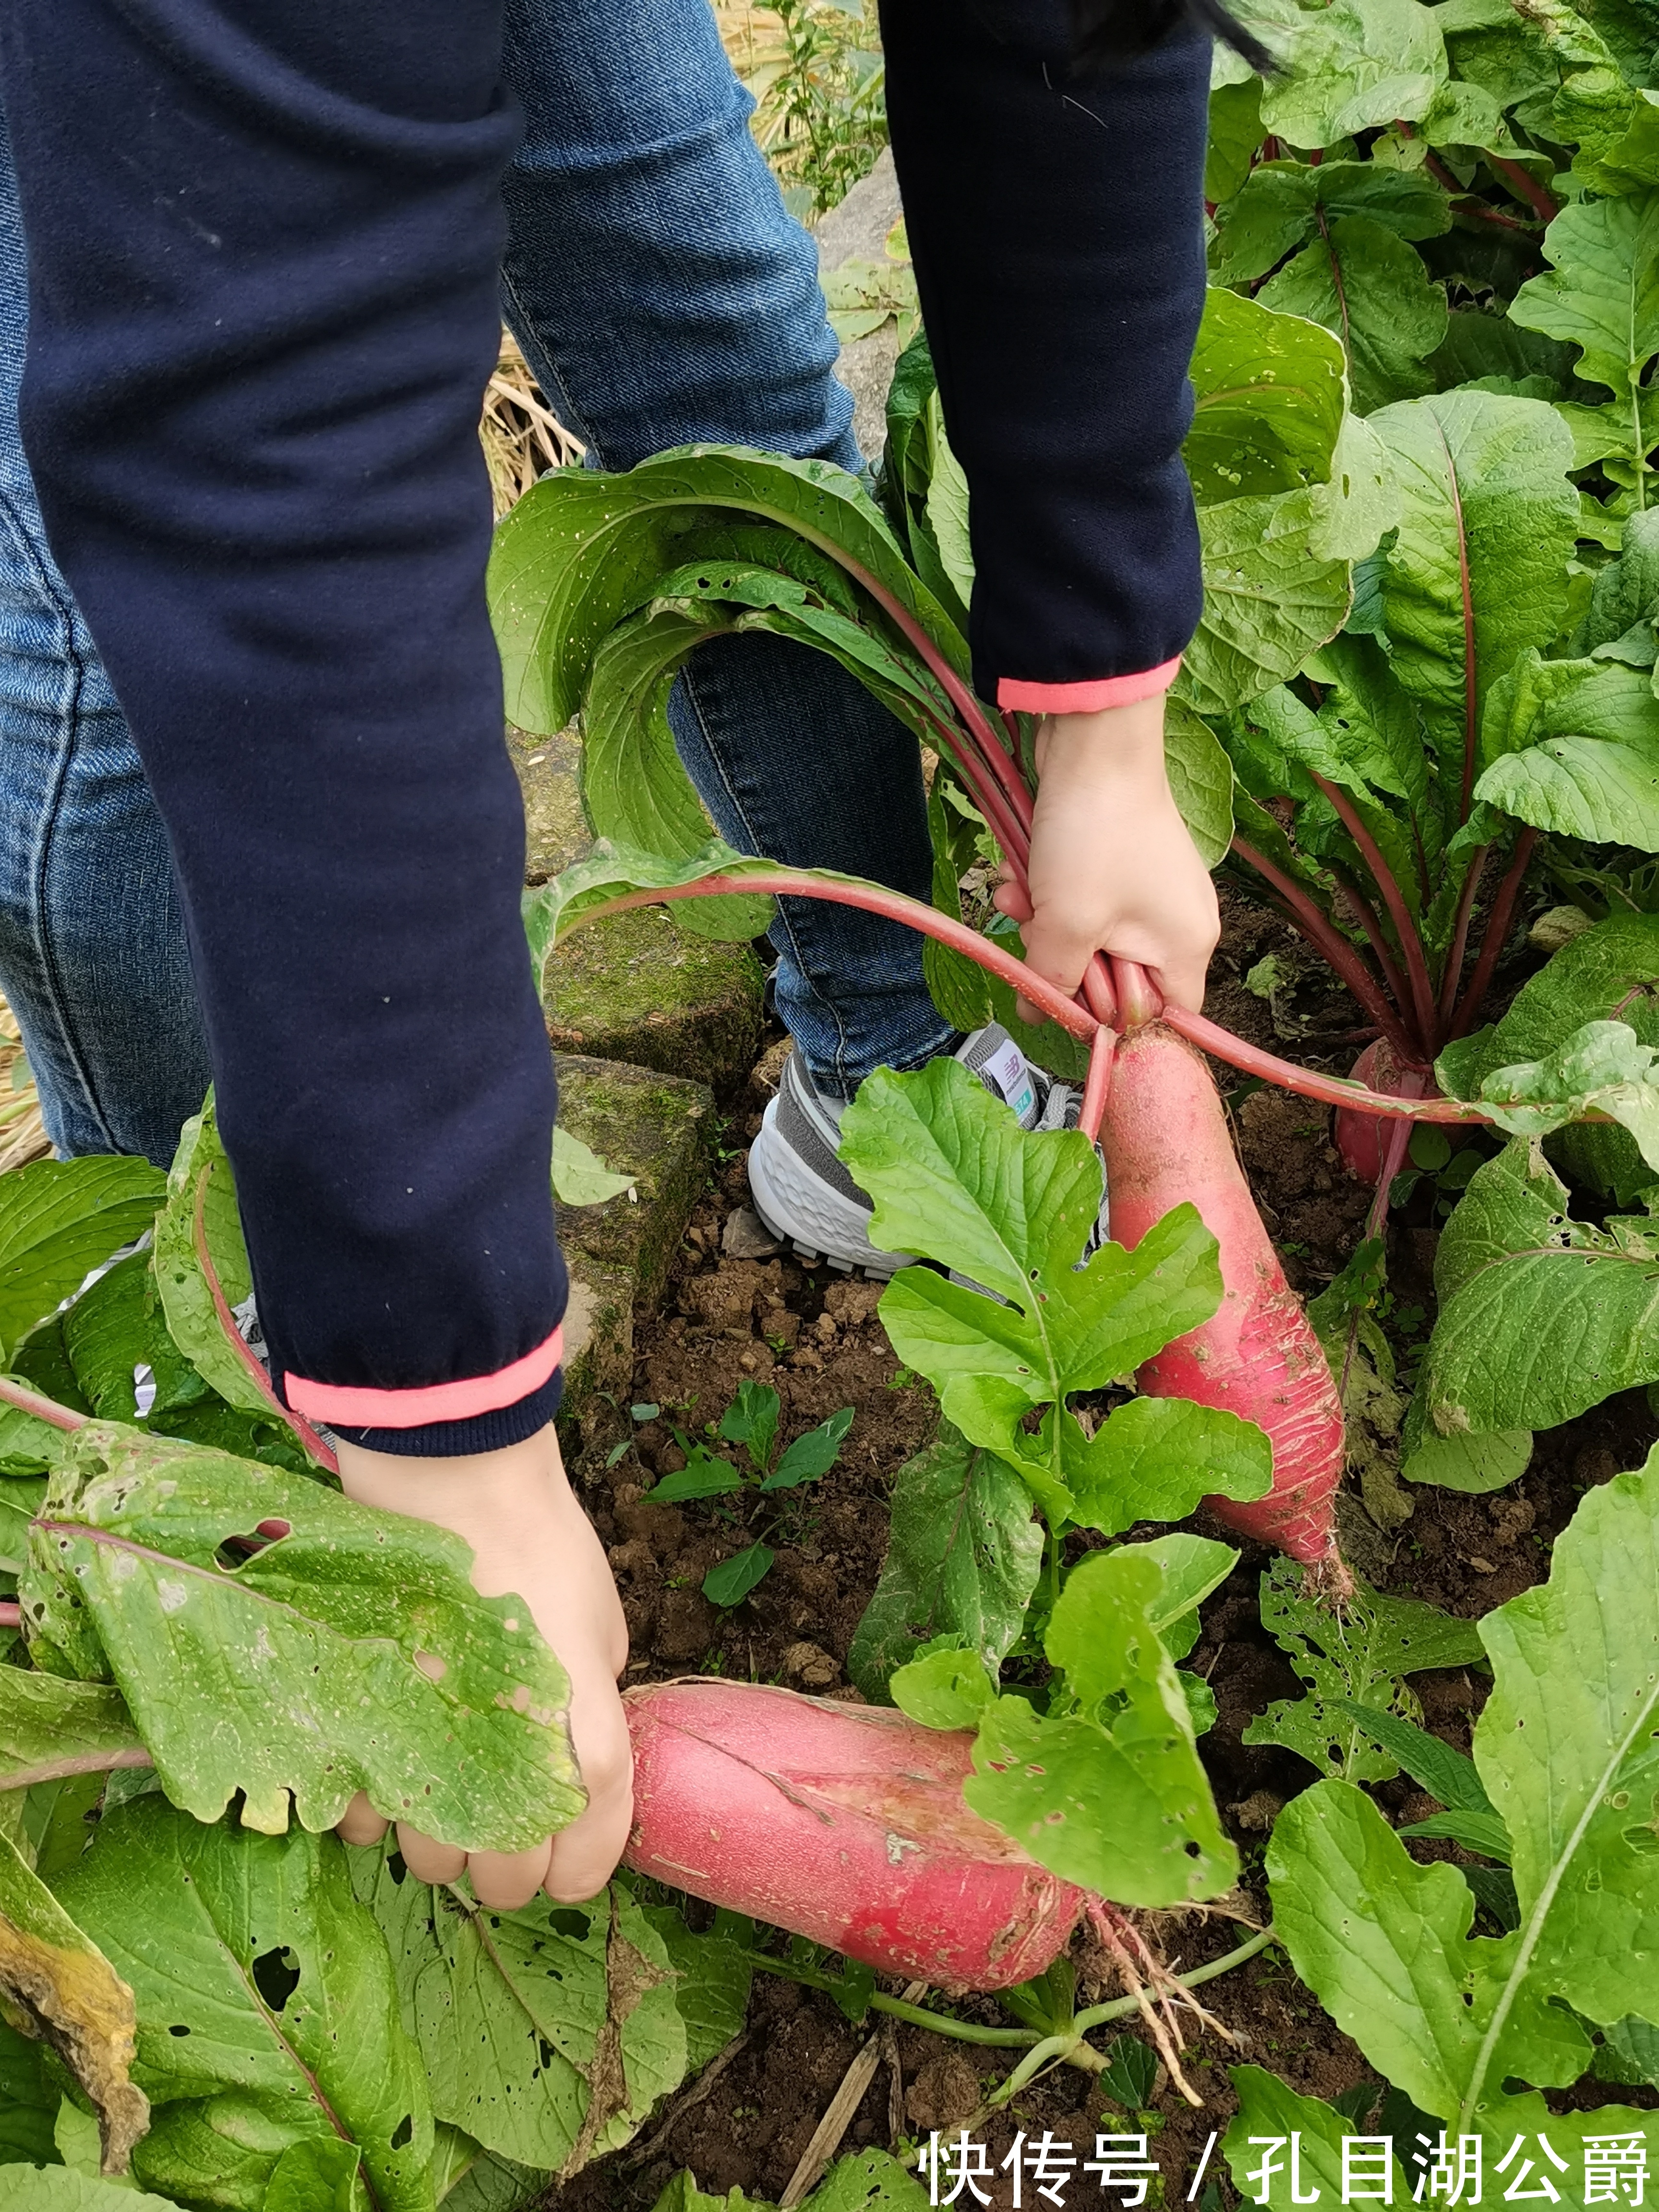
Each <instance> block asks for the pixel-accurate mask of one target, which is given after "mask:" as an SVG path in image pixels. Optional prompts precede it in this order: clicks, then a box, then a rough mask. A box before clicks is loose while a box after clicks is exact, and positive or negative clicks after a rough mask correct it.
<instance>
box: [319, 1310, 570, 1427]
mask: <svg viewBox="0 0 1659 2212" xmlns="http://www.w3.org/2000/svg"><path fill="white" fill-rule="evenodd" d="M562 1358H564V1329H563V1327H562V1325H561V1326H560V1327H559V1328H556V1329H555V1330H554V1332H553V1334H552V1335H551V1336H550V1337H549V1338H548V1339H547V1340H546V1341H545V1342H544V1343H542V1344H538V1346H536V1349H535V1350H534V1351H533V1352H526V1354H525V1356H524V1358H522V1359H515V1360H513V1363H512V1364H511V1365H510V1366H507V1367H498V1368H497V1369H496V1370H495V1373H494V1374H493V1375H469V1376H463V1377H462V1379H461V1380H460V1381H459V1382H458V1383H424V1384H422V1385H420V1386H419V1387H417V1388H416V1389H413V1390H369V1389H361V1388H359V1387H358V1386H356V1384H353V1383H307V1381H306V1379H305V1377H304V1376H302V1375H285V1376H283V1395H285V1396H286V1398H287V1400H288V1402H289V1405H290V1406H291V1407H293V1409H294V1411H295V1413H302V1414H303V1415H304V1416H305V1418H306V1419H307V1420H308V1421H325V1422H328V1423H330V1424H336V1423H343V1424H344V1425H346V1426H347V1427H348V1428H363V1429H423V1428H425V1427H426V1426H427V1425H428V1423H429V1422H432V1421H471V1420H476V1419H477V1417H478V1415H479V1414H480V1413H498V1412H499V1411H500V1410H501V1407H503V1406H516V1405H517V1404H518V1402H519V1401H520V1398H527V1397H528V1396H529V1395H530V1394H531V1392H532V1390H539V1389H541V1387H542V1384H543V1383H545V1382H546V1380H547V1378H548V1376H550V1375H551V1374H552V1372H553V1370H554V1369H555V1368H556V1366H557V1365H558V1364H559V1362H560V1361H561V1360H562Z"/></svg>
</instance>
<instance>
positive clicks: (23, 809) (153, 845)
mask: <svg viewBox="0 0 1659 2212" xmlns="http://www.w3.org/2000/svg"><path fill="white" fill-rule="evenodd" d="M26 331H27V289H26V271H25V264H24V258H23V240H22V231H21V224H20V222H19V219H18V211H17V189H16V181H15V177H14V174H13V171H12V163H11V152H10V146H9V141H8V139H7V136H6V131H5V120H4V117H3V115H0V990H3V991H4V993H5V995H6V997H7V999H8V1000H9V1002H10V1004H11V1006H12V1010H13V1012H15V1014H16V1016H17V1019H18V1024H19V1027H20V1028H21V1030H22V1034H23V1043H24V1047H25V1049H26V1050H27V1054H28V1060H29V1066H30V1067H31V1068H32V1069H33V1073H34V1078H35V1081H36V1084H37V1085H38V1086H39V1090H40V1107H41V1113H42V1115H43V1118H44V1120H45V1121H46V1133H47V1134H48V1136H50V1138H51V1139H52V1143H53V1144H54V1145H55V1146H56V1147H57V1148H58V1151H59V1152H62V1153H64V1154H73V1153H79V1152H135V1153H145V1154H148V1156H149V1158H151V1159H153V1160H154V1161H155V1162H156V1164H158V1165H159V1166H166V1165H167V1163H168V1161H169V1160H171V1158H172V1157H173V1149H174V1147H175V1146H176V1145H177V1143H178V1140H179V1123H180V1122H181V1121H184V1119H185V1116H186V1115H191V1114H193V1113H195V1112H196V1110H197V1108H198V1107H199V1106H200V1105H201V1103H202V1097H203V1093H204V1091H206V1089H207V1087H208V1084H209V1081H210V1073H209V1069H208V1057H207V1048H206V1045H205V1043H204V1040H203V1036H202V1028H201V1020H200V1017H199V1015H198V1013H197V1005H196V994H195V988H194V986H193V984H192V982H191V970H190V956H189V952H188V950H187V947H186V945H185V928H184V921H183V917H182V915H180V912H179V900H178V896H177V893H176V891H175V890H174V886H173V863H172V859H171V856H170V854H169V850H168V846H167V833H166V831H165V829H163V828H162V826H161V816H160V814H159V813H158V812H157V811H156V807H155V800H154V799H153V798H152V797H151V796H150V790H149V784H148V783H147V781H145V778H144V771H143V767H142V766H141V765H140V763H139V759H138V755H137V750H135V748H134V746H133V743H132V739H131V736H130V734H129V732H128V730H127V726H126V722H125V718H124V717H123V715H122V713H121V709H120V707H119V706H118V703H117V702H116V698H115V694H114V692H113V690H112V689H111V686H110V681H109V678H108V677H107V675H106V673H105V671H104V667H103V664H102V662H101V661H100V659H99V658H98V654H97V652H96V650H95V649H94V646H93V642H92V639H91V637H90V635H88V630H87V626H86V623H85V622H84V621H83V620H82V617H81V614H80V611H79V610H78V609H77V607H76V604H75V601H74V599H73V598H72V597H71V596H70V590H69V587H68V586H67V585H66V584H65V583H64V579H63V577H62V576H61V575H60V574H58V566H57V563H56V562H54V561H53V559H52V555H51V553H50V551H49V550H47V546H46V531H45V528H44V526H42V523H41V520H40V507H39V506H38V504H37V502H36V500H35V495H34V483H33V478H32V477H31V476H30V474H29V470H28V465H27V462H26V461H25V460H24V459H23V452H22V447H21V442H20V440H19V437H18V429H17V389H18V385H19V382H20V380H21V376H22V373H23V344H24V337H25V333H26Z"/></svg>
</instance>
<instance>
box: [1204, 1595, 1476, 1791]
mask: <svg viewBox="0 0 1659 2212" xmlns="http://www.w3.org/2000/svg"><path fill="white" fill-rule="evenodd" d="M1306 1580H1307V1577H1306V1575H1305V1573H1304V1570H1303V1569H1302V1568H1301V1567H1299V1566H1297V1565H1296V1563H1295V1561H1294V1560H1291V1559H1276V1560H1274V1562H1273V1565H1272V1566H1270V1567H1269V1568H1268V1569H1267V1572H1266V1574H1264V1575H1263V1576H1262V1577H1261V1620H1262V1626H1264V1627H1265V1628H1266V1629H1267V1631H1268V1632H1269V1634H1270V1635H1272V1636H1273V1638H1274V1640H1275V1641H1276V1642H1277V1643H1278V1644H1279V1647H1280V1649H1281V1650H1284V1651H1285V1652H1287V1653H1288V1654H1289V1655H1290V1659H1291V1665H1292V1666H1293V1667H1294V1668H1295V1669H1296V1671H1297V1674H1298V1675H1300V1677H1301V1679H1302V1681H1303V1683H1304V1686H1305V1689H1306V1692H1307V1694H1306V1695H1305V1696H1304V1697H1301V1698H1297V1699H1279V1701H1278V1702H1277V1703H1276V1704H1273V1705H1269V1706H1268V1708H1267V1711H1266V1712H1265V1713H1263V1714H1262V1715H1261V1717H1259V1718H1258V1719H1256V1720H1254V1721H1252V1722H1251V1723H1250V1724H1249V1727H1248V1728H1247V1729H1245V1731H1244V1741H1245V1742H1246V1743H1276V1744H1282V1745H1283V1746H1284V1747H1285V1749H1286V1750H1288V1751H1294V1752H1298V1753H1300V1754H1301V1756H1302V1757H1303V1758H1304V1759H1307V1760H1308V1761H1309V1763H1310V1765H1313V1766H1316V1767H1317V1768H1318V1770H1319V1771H1320V1772H1321V1773H1322V1774H1337V1775H1340V1776H1341V1777H1343V1778H1344V1779H1346V1780H1347V1781H1351V1782H1386V1781H1388V1780H1389V1778H1391V1777H1392V1776H1393V1775H1394V1774H1395V1771H1397V1770H1396V1768H1395V1761H1394V1759H1392V1758H1391V1757H1389V1753H1388V1751H1387V1749H1386V1747H1385V1748H1384V1749H1383V1750H1381V1751H1377V1750H1373V1749H1372V1748H1371V1747H1370V1735H1371V1731H1370V1730H1369V1729H1368V1727H1367V1725H1366V1723H1364V1721H1362V1720H1359V1719H1358V1718H1357V1717H1355V1714H1354V1711H1353V1710H1352V1708H1353V1707H1354V1706H1355V1705H1358V1706H1361V1707H1373V1708H1376V1707H1380V1708H1381V1709H1382V1710H1383V1711H1384V1712H1387V1713H1389V1714H1395V1715H1399V1716H1401V1717H1405V1718H1408V1719H1417V1718H1419V1717H1420V1714H1419V1708H1418V1705H1417V1701H1416V1699H1414V1698H1413V1695H1412V1693H1411V1692H1410V1691H1409V1690H1408V1689H1407V1687H1406V1686H1405V1683H1404V1681H1403V1680H1401V1678H1402V1677H1403V1676H1405V1675H1407V1674H1418V1673H1420V1672H1421V1671H1422V1670H1423V1669H1424V1668H1430V1667H1462V1666H1467V1665H1468V1662H1469V1661H1470V1660H1472V1659H1478V1658H1480V1656H1481V1644H1480V1632H1479V1630H1478V1627H1477V1626H1476V1624H1475V1623H1474V1621H1472V1620H1456V1619H1455V1618H1454V1617H1453V1616H1452V1615H1450V1614H1449V1613H1442V1612H1440V1611H1439V1610H1438V1608H1437V1607H1434V1606H1431V1605H1425V1604H1423V1603H1422V1602H1421V1601H1419V1600H1418V1599H1416V1598H1402V1597H1389V1596H1387V1595H1385V1594H1384V1593H1383V1591H1381V1590H1375V1589H1370V1587H1369V1585H1367V1584H1366V1583H1363V1582H1358V1579H1357V1578H1356V1589H1355V1591H1354V1595H1353V1596H1352V1599H1350V1600H1349V1601H1347V1602H1346V1604H1345V1605H1344V1607H1342V1609H1341V1611H1340V1613H1334V1612H1333V1611H1332V1610H1331V1608H1330V1607H1328V1605H1324V1604H1322V1603H1321V1602H1320V1601H1319V1600H1318V1598H1317V1597H1316V1596H1315V1595H1312V1594H1311V1593H1310V1592H1309V1591H1308V1589H1306V1588H1305V1584H1306Z"/></svg>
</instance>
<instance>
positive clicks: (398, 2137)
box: [392, 2112, 415, 2150]
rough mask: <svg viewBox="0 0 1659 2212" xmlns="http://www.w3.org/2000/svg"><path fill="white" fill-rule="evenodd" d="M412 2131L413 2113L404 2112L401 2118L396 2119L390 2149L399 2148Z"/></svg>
mask: <svg viewBox="0 0 1659 2212" xmlns="http://www.w3.org/2000/svg"><path fill="white" fill-rule="evenodd" d="M414 2133H415V2115H414V2114H413V2113H412V2112H405V2113H404V2116H403V2118H402V2119H400V2120H399V2121H398V2124H397V2126H396V2127H395V2128H393V2130H392V2149H393V2150H401V2149H402V2148H403V2147H404V2144H405V2143H406V2142H409V2140H410V2137H411V2136H413V2135H414Z"/></svg>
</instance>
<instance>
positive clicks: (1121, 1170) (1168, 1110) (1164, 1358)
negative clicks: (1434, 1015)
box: [1100, 1022, 1352, 1595]
mask: <svg viewBox="0 0 1659 2212" xmlns="http://www.w3.org/2000/svg"><path fill="white" fill-rule="evenodd" d="M1100 1134H1101V1144H1102V1146H1103V1150H1104V1152H1105V1155H1106V1187H1107V1188H1108V1190H1109V1192H1110V1193H1111V1206H1112V1216H1111V1218H1112V1235H1113V1237H1115V1239H1116V1241H1117V1242H1118V1243H1120V1244H1124V1245H1127V1246H1128V1247H1129V1248H1130V1249H1133V1248H1134V1246H1135V1245H1137V1244H1138V1243H1139V1242H1140V1239H1141V1238H1142V1237H1144V1236H1145V1235H1146V1231H1148V1230H1149V1229H1150V1228H1151V1227H1152V1225H1153V1223H1154V1222H1155V1221H1158V1220H1160V1219H1161V1218H1162V1217H1163V1216H1164V1214H1166V1213H1167V1212H1169V1211H1170V1207H1171V1206H1178V1205H1179V1204H1180V1203H1181V1201H1182V1200H1183V1199H1189V1200H1191V1201H1192V1203H1193V1204H1194V1206H1197V1208H1198V1210H1199V1212H1200V1215H1201V1216H1202V1217H1203V1220H1204V1224H1205V1226H1206V1228H1207V1229H1208V1230H1209V1231H1210V1232H1211V1234H1212V1236H1213V1237H1215V1239H1216V1241H1217V1243H1218V1244H1219V1246H1220V1248H1221V1279H1222V1285H1223V1292H1222V1300H1221V1305H1220V1309H1219V1310H1218V1312H1217V1313H1216V1314H1215V1315H1214V1316H1213V1317H1212V1319H1211V1320H1209V1321H1206V1322H1203V1323H1202V1324H1201V1325H1200V1327H1199V1328H1195V1329H1193V1330H1190V1331H1189V1332H1188V1334H1187V1335H1185V1336H1182V1337H1178V1338H1177V1339H1176V1341H1175V1342H1174V1343H1173V1344H1171V1345H1168V1346H1165V1347H1164V1350H1163V1351H1162V1352H1159V1353H1158V1356H1157V1358H1154V1359H1149V1360H1148V1361H1147V1362H1146V1365H1145V1366H1144V1367H1143V1368H1142V1369H1141V1370H1140V1373H1139V1383H1140V1387H1141V1389H1143V1390H1145V1391H1146V1393H1147V1394H1148V1395H1150V1396H1152V1397H1156V1398H1192V1399H1195V1400H1196V1401H1197V1402H1198V1403H1199V1404H1200V1405H1201V1406H1218V1407H1223V1408H1225V1410H1226V1411H1227V1412H1228V1413H1238V1414H1241V1415H1243V1418H1244V1419H1246V1420H1249V1421H1254V1422H1255V1424H1256V1425H1257V1427H1258V1428H1261V1429H1264V1430H1265V1431H1267V1436H1268V1437H1269V1438H1270V1439H1271V1441H1272V1443H1273V1489H1272V1490H1271V1491H1270V1492H1269V1493H1268V1494H1267V1497H1266V1498H1258V1499H1257V1500H1256V1501H1255V1503H1254V1504H1238V1503H1237V1502H1236V1501H1235V1500H1234V1499H1232V1498H1208V1499H1206V1504H1208V1505H1209V1506H1210V1507H1211V1509H1212V1510H1213V1511H1214V1512H1215V1513H1217V1514H1218V1516H1220V1517H1221V1519H1222V1520H1224V1521H1225V1522H1228V1523H1229V1525H1230V1526H1231V1527H1232V1528H1237V1529H1239V1530H1241V1531H1242V1532H1243V1534H1245V1535H1247V1536H1254V1537H1255V1538H1256V1539H1257V1541H1260V1542H1262V1543H1267V1544H1275V1545H1277V1546H1278V1547H1279V1550H1280V1551H1283V1552H1288V1553H1290V1555H1291V1558H1292V1559H1300V1560H1301V1561H1302V1562H1303V1563H1304V1565H1307V1566H1310V1567H1316V1568H1317V1569H1319V1570H1320V1571H1321V1572H1322V1579H1323V1581H1324V1584H1325V1587H1326V1589H1328V1591H1329V1592H1330V1593H1331V1594H1333V1595H1346V1593H1347V1591H1348V1590H1349V1589H1352V1580H1351V1578H1350V1577H1349V1575H1348V1571H1347V1569H1346V1567H1345V1566H1344V1565H1343V1564H1342V1561H1341V1559H1340V1555H1339V1553H1338V1551H1337V1547H1336V1523H1335V1518H1334V1510H1333V1507H1332V1502H1331V1501H1332V1498H1333V1497H1334V1494H1335V1491H1336V1487H1337V1485H1338V1483H1339V1482H1340V1480H1341V1476H1342V1462H1343V1438H1342V1405H1341V1401H1340V1398H1339V1396H1338V1395H1337V1389H1336V1385H1335V1383H1334V1381H1333V1380H1332V1377H1331V1371H1330V1367H1329V1364H1328V1362H1327V1360H1326V1358H1325V1354H1324V1352H1322V1350H1321V1348H1320V1344H1319V1340H1318V1338H1317V1337H1316V1335H1315V1334H1314V1333H1313V1330H1312V1328H1310V1326H1309V1322H1308V1318H1307V1316H1306V1315H1305V1314H1304V1312H1303V1310H1302V1304H1301V1301H1300V1299H1298V1298H1297V1295H1296V1293H1295V1291H1292V1290H1291V1287H1290V1285H1289V1284H1288V1283H1287V1282H1286V1281H1285V1271H1284V1269H1283V1268H1282V1267H1280V1266H1279V1255H1278V1254H1277V1253H1276V1252H1275V1251H1274V1249H1273V1244H1272V1243H1271V1242H1270V1240H1269V1238H1268V1236H1267V1231H1266V1230H1265V1229H1264V1228H1263V1227H1262V1225H1261V1215H1260V1214H1259V1213H1258V1212H1256V1210H1255V1200H1253V1199H1252V1197H1251V1196H1250V1188H1249V1184H1248V1183H1247V1182H1245V1180H1244V1173H1243V1169H1242V1168H1241V1167H1240V1166H1239V1164H1238V1160H1237V1157H1236V1155H1235V1153H1234V1152H1233V1146H1232V1139H1231V1136H1230V1135H1229V1133H1228V1130H1227V1123H1226V1117H1225V1115H1224V1114H1223V1112H1222V1109H1221V1100H1220V1098H1219V1097H1218V1095H1217V1092H1216V1087H1215V1085H1214V1082H1213V1081H1212V1079H1211V1076H1210V1072H1209V1070H1208V1068H1207V1067H1206V1066H1205V1065H1204V1062H1203V1060H1201V1059H1200V1057H1199V1055H1198V1054H1197V1053H1195V1052H1194V1050H1193V1049H1192V1048H1191V1047H1190V1046H1189V1045H1188V1044H1186V1043H1184V1042H1182V1039H1181V1038H1180V1037H1178V1036H1176V1035H1175V1033H1174V1032H1173V1031H1172V1030H1169V1029H1167V1028H1165V1027H1164V1024H1162V1023H1159V1022H1153V1023H1150V1024H1147V1025H1146V1027H1144V1028H1141V1029H1138V1030H1131V1031H1130V1033H1129V1035H1128V1036H1126V1037H1125V1038H1124V1040H1123V1042H1122V1043H1121V1045H1120V1046H1119V1048H1118V1054H1117V1060H1116V1062H1115V1066H1114V1067H1113V1069H1112V1090H1111V1098H1110V1103H1109V1105H1108V1108H1107V1111H1106V1119H1105V1121H1104V1123H1103V1127H1102V1129H1101V1133H1100Z"/></svg>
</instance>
